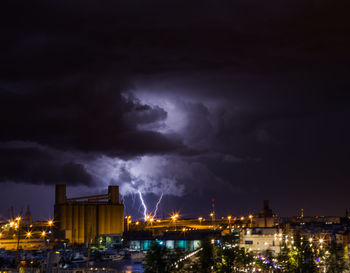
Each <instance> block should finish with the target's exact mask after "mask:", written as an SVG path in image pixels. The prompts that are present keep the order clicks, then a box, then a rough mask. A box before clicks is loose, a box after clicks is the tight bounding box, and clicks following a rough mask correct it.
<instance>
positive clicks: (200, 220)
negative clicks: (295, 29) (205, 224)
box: [198, 217, 203, 225]
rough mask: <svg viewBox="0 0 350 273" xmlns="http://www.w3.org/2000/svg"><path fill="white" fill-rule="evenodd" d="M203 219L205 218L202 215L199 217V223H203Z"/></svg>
mask: <svg viewBox="0 0 350 273" xmlns="http://www.w3.org/2000/svg"><path fill="white" fill-rule="evenodd" d="M202 220H203V218H202V217H198V221H199V225H202Z"/></svg>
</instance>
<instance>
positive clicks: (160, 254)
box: [144, 242, 168, 273]
mask: <svg viewBox="0 0 350 273" xmlns="http://www.w3.org/2000/svg"><path fill="white" fill-rule="evenodd" d="M167 254H168V250H167V248H166V247H164V246H161V245H159V244H157V243H156V242H152V243H151V246H150V248H149V250H148V251H147V254H146V257H145V265H144V269H145V273H166V272H168V271H167V267H168V259H167Z"/></svg>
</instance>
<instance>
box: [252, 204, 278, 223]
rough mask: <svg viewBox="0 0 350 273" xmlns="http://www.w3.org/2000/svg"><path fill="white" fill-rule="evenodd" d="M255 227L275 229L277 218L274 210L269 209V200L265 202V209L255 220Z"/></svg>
mask: <svg viewBox="0 0 350 273" xmlns="http://www.w3.org/2000/svg"><path fill="white" fill-rule="evenodd" d="M255 225H256V226H257V227H274V226H275V217H274V214H273V212H272V210H271V209H270V207H269V200H264V207H263V209H262V210H260V212H259V214H258V216H257V217H256V219H255Z"/></svg>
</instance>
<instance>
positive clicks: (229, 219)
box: [227, 215, 232, 233]
mask: <svg viewBox="0 0 350 273" xmlns="http://www.w3.org/2000/svg"><path fill="white" fill-rule="evenodd" d="M231 218H232V217H231V215H229V216H227V219H228V228H229V229H230V233H231Z"/></svg>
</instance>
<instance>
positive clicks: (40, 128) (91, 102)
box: [0, 79, 186, 156]
mask: <svg viewBox="0 0 350 273" xmlns="http://www.w3.org/2000/svg"><path fill="white" fill-rule="evenodd" d="M80 80H82V79H79V81H80ZM87 82H88V80H87V79H86V80H85V83H84V84H80V83H77V82H73V83H72V84H71V85H70V84H63V85H58V86H57V85H56V86H51V85H46V86H44V87H41V90H39V91H33V90H31V91H30V92H28V91H23V92H11V91H10V92H4V91H3V92H0V122H1V124H2V126H3V128H6V130H4V131H3V132H2V134H1V136H0V141H3V142H5V141H31V142H34V143H38V144H42V145H48V146H52V147H54V148H58V149H62V150H72V151H74V150H76V151H79V152H91V153H103V154H107V155H114V156H132V155H142V154H144V153H151V154H152V153H167V152H170V153H171V152H186V147H185V146H184V145H183V144H182V142H181V140H180V139H178V138H176V136H170V135H164V134H161V133H158V132H154V131H146V130H138V129H137V126H138V125H142V124H145V123H152V122H157V121H160V120H162V119H164V118H165V117H166V113H165V112H164V110H162V109H160V108H159V107H156V108H154V109H153V108H152V107H150V106H147V105H142V104H139V103H138V102H137V101H133V100H131V99H129V98H125V97H124V96H122V95H121V92H120V91H119V90H114V88H116V89H117V88H118V87H116V86H115V85H114V88H113V89H112V88H106V87H104V86H103V84H102V85H95V83H91V85H90V86H89V85H88V83H87ZM125 115H126V116H127V117H126V119H124V116H125Z"/></svg>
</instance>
